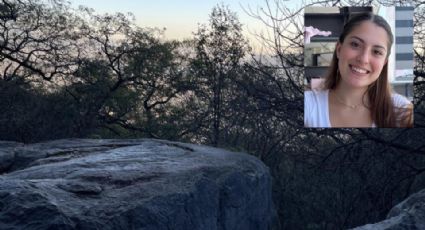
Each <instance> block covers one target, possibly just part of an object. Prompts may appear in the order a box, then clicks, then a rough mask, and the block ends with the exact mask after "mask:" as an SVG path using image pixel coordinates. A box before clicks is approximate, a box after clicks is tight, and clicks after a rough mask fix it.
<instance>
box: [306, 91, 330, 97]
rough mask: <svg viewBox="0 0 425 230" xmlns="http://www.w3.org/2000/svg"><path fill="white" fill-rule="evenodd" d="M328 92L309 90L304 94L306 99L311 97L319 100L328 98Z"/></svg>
mask: <svg viewBox="0 0 425 230" xmlns="http://www.w3.org/2000/svg"><path fill="white" fill-rule="evenodd" d="M328 92H329V91H328V90H317V89H313V90H307V91H305V92H304V97H310V98H319V97H326V96H327V95H328Z"/></svg>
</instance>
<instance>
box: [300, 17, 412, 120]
mask: <svg viewBox="0 0 425 230" xmlns="http://www.w3.org/2000/svg"><path fill="white" fill-rule="evenodd" d="M393 42H394V37H393V34H392V32H391V28H390V26H389V25H388V23H387V22H386V21H385V19H383V18H382V17H380V16H378V15H374V14H372V13H364V14H359V15H357V16H355V17H353V18H351V19H350V20H349V21H348V22H347V23H346V24H345V25H344V29H343V32H342V34H341V36H340V37H339V40H338V42H337V44H336V47H335V51H334V54H333V57H332V61H331V65H330V68H329V72H328V75H327V77H326V78H325V81H324V84H323V87H322V89H321V90H313V91H306V92H305V94H304V124H305V126H306V127H412V126H413V119H412V116H413V106H412V104H411V102H410V101H409V100H407V99H406V98H405V97H403V96H401V95H399V94H396V93H394V92H393V91H392V89H391V86H390V84H389V81H388V56H389V55H390V51H391V46H392V44H393Z"/></svg>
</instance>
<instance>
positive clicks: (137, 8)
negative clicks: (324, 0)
mask: <svg viewBox="0 0 425 230" xmlns="http://www.w3.org/2000/svg"><path fill="white" fill-rule="evenodd" d="M69 1H70V2H71V4H72V6H74V7H78V6H79V5H84V6H88V7H90V8H93V9H94V10H95V12H97V13H114V12H122V13H127V12H131V13H133V14H134V15H135V17H136V22H137V24H138V25H140V26H142V27H157V28H166V31H165V34H164V36H165V38H166V39H179V40H181V39H184V38H190V37H192V33H193V32H196V31H197V28H198V24H208V19H209V15H210V13H211V10H212V8H213V7H214V6H216V5H218V4H221V3H223V2H224V4H225V5H228V6H229V8H230V9H231V10H232V11H234V12H236V13H237V15H238V17H239V21H240V22H241V23H242V24H243V25H244V27H243V30H244V34H245V36H247V37H249V38H250V40H255V39H253V35H252V33H260V32H261V31H264V28H265V27H264V24H263V23H262V22H260V21H259V20H257V19H254V18H252V17H250V16H249V15H248V14H247V13H246V12H244V8H245V9H246V10H247V9H249V7H250V8H251V9H253V10H257V9H258V8H259V7H265V5H266V1H265V0H243V1H242V0H226V1H222V0H119V1H117V0H69ZM270 2H273V0H272V1H270ZM287 5H294V3H291V4H289V3H288V4H286V6H287ZM252 42H253V41H252Z"/></svg>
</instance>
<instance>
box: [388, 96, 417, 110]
mask: <svg viewBox="0 0 425 230" xmlns="http://www.w3.org/2000/svg"><path fill="white" fill-rule="evenodd" d="M391 99H392V101H393V104H394V106H395V107H397V108H407V107H410V106H412V102H411V101H410V100H409V99H407V98H406V97H405V96H402V95H400V94H398V93H392V95H391Z"/></svg>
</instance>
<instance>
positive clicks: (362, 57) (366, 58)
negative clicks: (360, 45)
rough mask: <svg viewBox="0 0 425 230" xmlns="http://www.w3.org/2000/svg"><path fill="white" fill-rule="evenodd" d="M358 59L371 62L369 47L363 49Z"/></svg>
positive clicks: (362, 61)
mask: <svg viewBox="0 0 425 230" xmlns="http://www.w3.org/2000/svg"><path fill="white" fill-rule="evenodd" d="M357 61H358V62H360V63H362V64H364V63H369V52H368V50H367V49H364V50H362V51H361V52H359V53H358V55H357Z"/></svg>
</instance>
